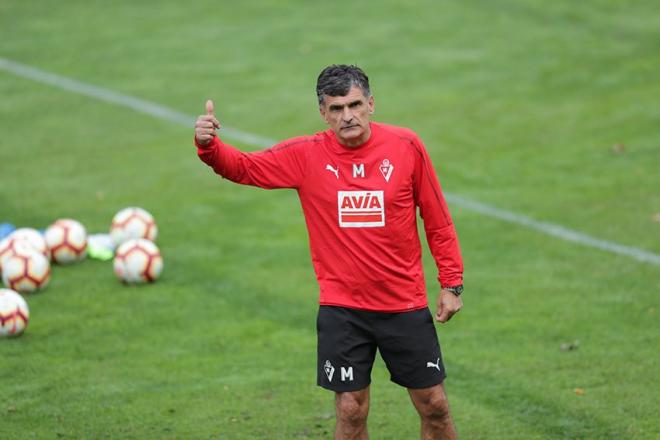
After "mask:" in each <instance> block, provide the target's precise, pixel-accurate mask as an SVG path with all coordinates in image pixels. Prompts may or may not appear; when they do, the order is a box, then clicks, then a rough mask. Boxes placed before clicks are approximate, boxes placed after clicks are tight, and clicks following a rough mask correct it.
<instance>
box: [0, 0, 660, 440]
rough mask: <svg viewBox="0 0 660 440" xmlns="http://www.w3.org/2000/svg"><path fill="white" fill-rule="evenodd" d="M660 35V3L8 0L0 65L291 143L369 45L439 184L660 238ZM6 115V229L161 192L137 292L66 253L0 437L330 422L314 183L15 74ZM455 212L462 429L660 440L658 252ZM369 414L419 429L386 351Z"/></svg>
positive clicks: (86, 216) (322, 434) (1, 107)
mask: <svg viewBox="0 0 660 440" xmlns="http://www.w3.org/2000/svg"><path fill="white" fill-rule="evenodd" d="M658 47H660V6H658V4H657V2H653V1H638V2H634V3H622V2H618V1H614V0H611V1H607V0H600V1H599V0H590V1H583V2H569V1H558V2H550V3H548V2H540V1H532V0H529V1H523V0H508V1H476V0H474V1H465V2H447V1H443V2H439V1H431V0H428V1H421V0H420V1H411V2H405V3H402V2H395V1H384V2H379V3H373V2H369V3H368V2H354V1H338V2H333V3H332V4H329V3H327V2H309V1H308V2H305V1H297V2H286V3H282V2H276V1H249V2H244V3H243V4H240V5H238V4H235V3H229V2H209V1H206V2H204V1H200V2H188V3H176V2H128V1H117V2H101V1H84V2H83V1H68V2H60V3H58V4H57V5H55V4H51V3H48V2H39V1H32V2H22V1H16V0H6V1H3V2H2V3H0V57H5V58H9V59H12V60H16V61H19V62H22V63H26V64H29V65H32V66H34V67H37V68H40V69H44V70H47V71H50V72H54V73H57V74H60V75H64V76H69V77H71V78H74V79H77V80H80V81H84V82H88V83H92V84H95V85H99V86H102V87H107V88H110V89H112V90H116V91H119V92H122V93H126V94H130V95H134V96H137V97H140V98H143V99H148V100H152V101H154V102H157V103H160V104H163V105H166V106H169V107H171V108H174V109H176V110H179V111H182V112H185V113H188V114H191V115H192V114H198V113H200V112H202V111H203V105H204V101H205V99H207V98H209V97H211V98H213V99H215V102H216V108H217V113H218V115H219V117H220V120H221V121H222V122H223V123H224V124H226V125H227V126H230V127H235V128H239V129H242V130H245V131H248V132H253V133H256V134H260V135H262V136H266V137H269V138H274V139H282V138H286V137H289V136H294V135H299V134H304V133H312V132H314V131H318V130H321V129H323V128H324V127H323V125H322V124H321V120H320V118H319V116H318V115H317V114H316V109H315V99H316V98H315V95H314V86H315V81H316V76H317V75H318V73H319V71H320V69H321V68H322V67H324V66H325V65H327V64H330V63H340V62H347V63H358V64H359V65H361V66H362V67H364V68H365V70H366V71H367V73H368V74H369V75H370V78H371V82H372V90H373V92H374V94H375V96H376V115H375V116H376V118H375V119H376V120H379V121H384V122H389V123H394V124H399V125H404V126H408V127H410V128H413V129H414V130H416V131H417V132H418V133H419V134H420V135H421V136H422V138H423V139H424V141H425V143H426V145H427V147H428V149H429V152H430V154H431V156H432V158H433V160H434V163H435V165H436V168H437V170H438V172H439V175H440V178H441V181H442V184H443V187H444V188H445V190H446V191H449V192H451V193H455V194H461V195H464V196H468V197H471V198H474V199H476V200H479V201H481V202H485V203H489V204H491V205H494V206H497V207H499V208H503V209H508V210H511V211H514V212H517V213H521V214H525V215H528V216H531V217H533V218H536V219H539V220H544V221H549V222H554V223H558V224H561V225H564V226H566V227H569V228H573V229H576V230H579V231H581V232H584V233H587V234H590V235H592V236H595V237H599V238H603V239H607V240H612V241H615V242H618V243H622V244H626V245H630V246H636V247H640V248H643V249H646V250H648V251H651V252H655V253H658V252H660V222H657V221H653V216H654V214H657V213H659V212H660V192H659V191H658V188H660V173H659V172H658V170H659V165H660V147H659V144H660V128H659V127H660V126H659V125H658V120H660V106H658V104H657V96H659V95H660V81H659V80H658V75H657V72H658V71H659V70H660V52H658V50H657V48H658ZM0 134H1V136H0V176H2V178H1V180H0V189H1V191H0V222H1V221H11V222H12V223H15V224H16V225H19V226H33V227H38V228H43V227H45V226H47V225H48V224H49V223H50V222H51V221H53V220H54V219H56V218H58V217H65V216H66V217H73V218H77V219H78V220H80V221H82V222H83V223H84V224H85V225H86V226H87V227H88V229H89V230H90V231H92V232H102V231H105V230H107V228H108V227H109V222H110V219H111V218H112V215H113V214H114V213H115V212H116V211H118V210H119V209H120V208H122V207H124V206H129V205H138V206H143V207H144V208H146V209H148V210H150V211H151V212H152V213H153V214H154V216H155V217H156V219H157V221H158V224H159V228H160V237H159V240H158V244H159V246H160V247H161V250H162V252H163V254H164V257H165V270H164V273H163V277H162V279H161V280H160V281H159V282H158V283H156V284H154V285H151V286H146V287H139V288H126V287H123V286H122V285H121V284H120V283H119V282H117V281H116V280H115V278H114V275H113V274H112V268H111V264H109V263H103V262H98V261H85V262H84V263H82V264H79V265H76V266H73V267H55V268H54V270H53V277H52V281H51V285H50V286H49V287H48V288H47V289H46V290H45V291H44V292H43V293H39V294H36V295H32V296H29V297H28V302H29V305H30V309H31V314H32V320H31V322H30V326H29V328H28V331H27V332H26V334H25V335H23V336H22V337H20V338H18V339H15V340H6V341H0V359H2V362H0V396H2V400H0V437H1V438H3V439H4V438H9V439H12V438H16V439H30V438H46V439H50V438H87V439H97V438H136V439H142V438H145V439H150V438H159V439H160V438H162V439H175V438H177V439H178V438H195V439H197V438H200V439H202V438H217V439H255V438H263V439H290V438H329V437H330V436H331V432H332V428H333V426H334V409H333V399H332V395H331V394H329V393H328V392H326V391H323V390H321V389H319V388H317V387H316V386H315V356H316V337H315V312H316V304H317V286H316V283H315V280H314V277H313V273H312V267H311V264H310V261H309V251H308V247H307V241H306V239H307V235H306V232H305V227H304V220H303V218H302V214H301V210H300V208H299V206H298V201H297V197H296V195H295V193H293V192H290V191H270V192H268V191H261V190H257V189H253V188H244V187H238V186H235V185H233V184H231V183H229V182H226V181H221V180H220V179H218V178H216V177H215V176H214V175H213V174H212V173H211V172H210V170H209V169H207V168H206V167H205V166H204V165H203V164H202V163H201V162H199V161H198V159H197V158H196V156H195V153H194V149H193V147H192V145H191V139H192V129H187V128H185V127H181V126H176V125H173V124H172V123H169V122H165V121H162V120H158V119H154V118H152V117H149V116H145V115H142V114H138V113H135V112H133V111H131V110H128V109H125V108H122V107H118V106H115V105H111V104H106V103H102V102H99V101H96V100H93V99H91V98H86V97H83V96H79V95H75V94H72V93H70V92H65V91H62V90H58V89H55V88H53V87H51V86H47V85H43V84H39V83H35V82H33V81H31V80H27V79H23V78H19V77H16V76H14V75H12V74H9V73H7V72H5V71H2V70H0ZM616 143H623V144H625V151H624V153H622V154H615V153H613V151H612V146H613V145H614V144H616ZM241 147H243V148H245V149H252V148H253V147H251V146H246V145H241ZM450 208H451V209H452V213H453V216H454V220H455V223H456V226H457V229H458V232H459V236H460V239H461V245H462V251H463V255H464V258H465V265H466V287H467V289H466V293H465V298H464V301H465V308H464V310H463V311H462V312H461V313H460V315H458V316H457V317H456V318H455V319H454V320H452V321H451V323H450V324H448V325H443V326H439V327H438V329H439V334H440V339H441V343H442V346H443V352H444V357H445V361H446V364H447V369H448V373H449V378H448V380H447V389H448V392H449V396H450V401H451V404H452V409H453V412H454V416H455V419H456V424H457V427H458V430H459V432H460V434H461V436H462V438H465V439H566V438H570V439H654V438H659V437H660V427H659V425H658V422H657V408H658V407H660V398H658V392H657V380H658V377H659V374H660V371H659V370H658V366H657V365H658V361H659V356H658V352H657V341H658V338H659V337H660V327H659V326H658V317H657V315H658V309H659V300H658V294H659V293H660V281H659V280H660V270H659V269H658V267H657V266H653V265H650V264H644V263H640V262H638V261H635V260H632V259H630V258H627V257H623V256H617V255H613V254H609V253H606V252H603V251H599V250H595V249H591V248H586V247H584V246H580V245H576V244H573V243H569V242H564V241H559V240H557V239H556V238H553V237H549V236H545V235H541V234H539V233H537V232H534V231H530V230H528V229H524V228H522V227H520V226H516V225H513V224H509V223H505V222H502V221H500V220H495V219H491V218H487V217H484V216H481V215H479V214H477V213H474V212H471V211H468V210H465V209H462V208H460V207H458V206H450ZM425 267H426V274H427V280H428V285H429V289H430V295H429V297H430V299H431V302H434V300H435V293H436V285H435V282H434V279H435V273H436V271H435V268H434V267H433V265H432V262H431V260H430V258H428V255H426V256H425ZM574 340H579V341H580V346H579V349H577V350H574V351H567V352H564V351H561V350H560V348H559V347H560V345H561V344H562V343H565V342H570V341H574ZM576 388H580V389H583V390H584V394H582V395H577V394H576V392H575V389H576ZM369 426H370V431H371V434H372V438H374V439H408V438H416V436H417V432H418V420H417V416H416V414H415V413H414V410H413V408H412V406H411V404H410V403H409V399H408V397H407V395H406V393H405V391H404V390H402V389H400V388H399V387H397V386H395V385H394V384H392V383H390V382H389V380H388V374H387V371H386V370H385V368H384V366H383V364H382V361H380V360H379V361H378V365H377V366H376V368H375V369H374V373H373V386H372V408H371V412H370V418H369Z"/></svg>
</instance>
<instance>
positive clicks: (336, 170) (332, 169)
mask: <svg viewBox="0 0 660 440" xmlns="http://www.w3.org/2000/svg"><path fill="white" fill-rule="evenodd" d="M325 170H326V171H332V172H333V173H335V176H336V177H337V179H339V168H333V167H332V166H331V165H330V164H327V165H326V166H325Z"/></svg>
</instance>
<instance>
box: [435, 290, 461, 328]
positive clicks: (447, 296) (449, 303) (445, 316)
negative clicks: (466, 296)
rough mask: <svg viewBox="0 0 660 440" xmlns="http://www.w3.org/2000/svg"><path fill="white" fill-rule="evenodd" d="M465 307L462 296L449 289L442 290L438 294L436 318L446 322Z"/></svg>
mask: <svg viewBox="0 0 660 440" xmlns="http://www.w3.org/2000/svg"><path fill="white" fill-rule="evenodd" d="M462 307H463V300H462V299H461V297H460V296H456V295H454V294H453V293H452V292H450V291H449V290H441V291H440V296H438V311H437V312H436V313H435V319H436V320H437V321H439V322H442V323H445V322H447V321H449V320H450V319H451V317H452V316H454V314H455V313H458V311H459V310H461V308H462Z"/></svg>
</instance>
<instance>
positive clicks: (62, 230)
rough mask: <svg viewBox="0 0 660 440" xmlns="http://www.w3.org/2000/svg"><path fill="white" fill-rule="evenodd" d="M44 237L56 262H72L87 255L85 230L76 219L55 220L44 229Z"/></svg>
mask: <svg viewBox="0 0 660 440" xmlns="http://www.w3.org/2000/svg"><path fill="white" fill-rule="evenodd" d="M45 237H46V244H47V245H48V249H49V250H50V255H51V258H52V260H53V261H54V262H56V263H61V264H68V263H74V262H76V261H80V260H82V259H84V258H85V256H86V255H87V231H86V230H85V227H84V226H83V225H82V224H80V223H79V222H77V221H76V220H71V219H60V220H57V221H56V222H55V223H53V224H52V225H50V226H49V227H48V229H46V234H45Z"/></svg>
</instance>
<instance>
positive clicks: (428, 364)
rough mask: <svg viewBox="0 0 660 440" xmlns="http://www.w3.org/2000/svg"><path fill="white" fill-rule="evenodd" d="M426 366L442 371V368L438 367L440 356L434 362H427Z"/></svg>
mask: <svg viewBox="0 0 660 440" xmlns="http://www.w3.org/2000/svg"><path fill="white" fill-rule="evenodd" d="M426 368H436V369H437V370H438V371H440V372H442V370H441V369H440V358H438V360H437V361H435V364H434V363H433V362H427V363H426Z"/></svg>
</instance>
